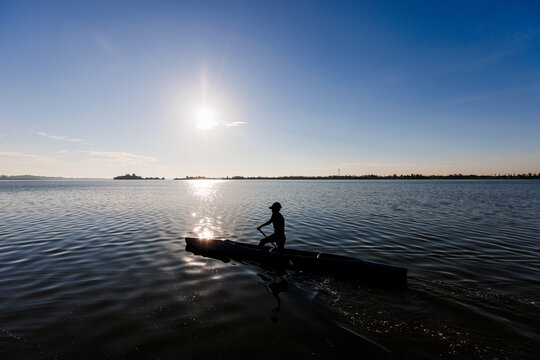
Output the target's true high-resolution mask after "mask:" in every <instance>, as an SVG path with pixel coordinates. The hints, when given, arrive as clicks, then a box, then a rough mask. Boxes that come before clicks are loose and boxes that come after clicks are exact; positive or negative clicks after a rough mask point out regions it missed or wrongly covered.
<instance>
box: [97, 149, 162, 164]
mask: <svg viewBox="0 0 540 360" xmlns="http://www.w3.org/2000/svg"><path fill="white" fill-rule="evenodd" d="M88 155H89V156H91V157H93V158H91V159H89V161H92V162H104V163H125V164H129V165H139V164H145V163H152V162H156V161H158V159H157V158H155V157H153V156H148V155H137V154H132V153H128V152H112V151H109V152H105V151H90V152H89V153H88Z"/></svg>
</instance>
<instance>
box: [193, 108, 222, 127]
mask: <svg viewBox="0 0 540 360" xmlns="http://www.w3.org/2000/svg"><path fill="white" fill-rule="evenodd" d="M195 121H196V122H197V127H198V128H199V129H201V130H210V129H212V128H213V127H214V126H216V125H217V121H216V113H215V112H214V110H212V109H210V108H208V107H201V108H199V109H198V110H197V112H196V113H195Z"/></svg>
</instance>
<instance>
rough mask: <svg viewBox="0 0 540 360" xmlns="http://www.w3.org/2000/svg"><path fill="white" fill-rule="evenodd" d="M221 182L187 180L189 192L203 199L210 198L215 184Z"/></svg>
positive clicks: (215, 188) (214, 191) (215, 186)
mask: <svg viewBox="0 0 540 360" xmlns="http://www.w3.org/2000/svg"><path fill="white" fill-rule="evenodd" d="M221 182H222V180H188V184H189V186H190V188H191V193H192V194H193V195H195V196H197V197H200V198H204V199H205V200H210V199H212V198H213V197H214V195H215V193H216V190H217V185H218V184H219V183H221Z"/></svg>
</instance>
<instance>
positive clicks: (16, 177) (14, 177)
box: [0, 175, 66, 180]
mask: <svg viewBox="0 0 540 360" xmlns="http://www.w3.org/2000/svg"><path fill="white" fill-rule="evenodd" d="M0 180H66V178H63V177H57V176H36V175H12V176H7V175H0Z"/></svg>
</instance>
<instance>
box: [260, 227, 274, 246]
mask: <svg viewBox="0 0 540 360" xmlns="http://www.w3.org/2000/svg"><path fill="white" fill-rule="evenodd" d="M258 230H259V231H260V232H261V234H263V236H264V238H265V239H266V238H268V236H266V234H265V233H264V232H263V231H262V230H261V229H258ZM270 243H271V244H272V245H273V246H274V249H275V248H277V246H276V244H274V242H273V241H270Z"/></svg>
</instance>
